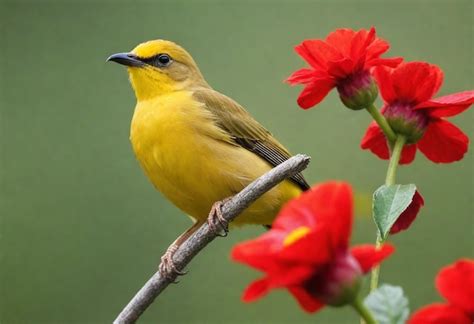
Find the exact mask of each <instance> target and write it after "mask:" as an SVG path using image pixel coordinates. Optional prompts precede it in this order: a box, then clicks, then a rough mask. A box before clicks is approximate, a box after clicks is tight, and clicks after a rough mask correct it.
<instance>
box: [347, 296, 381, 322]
mask: <svg viewBox="0 0 474 324" xmlns="http://www.w3.org/2000/svg"><path fill="white" fill-rule="evenodd" d="M351 305H352V307H354V309H355V311H356V312H357V313H359V315H360V317H362V319H363V320H364V322H365V323H366V324H377V322H376V321H375V319H374V317H373V316H372V313H371V312H370V311H369V310H368V309H367V307H365V305H364V303H363V302H362V300H361V299H360V297H357V298H356V299H355V300H354V301H353V302H352V304H351Z"/></svg>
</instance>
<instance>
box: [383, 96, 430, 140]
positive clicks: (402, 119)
mask: <svg viewBox="0 0 474 324" xmlns="http://www.w3.org/2000/svg"><path fill="white" fill-rule="evenodd" d="M413 108H414V107H413V105H412V104H408V103H401V102H396V103H392V104H390V105H388V106H386V107H385V110H384V112H383V114H384V116H385V117H386V118H387V121H388V123H389V124H390V126H391V127H392V129H393V130H394V131H395V132H396V133H398V134H403V135H405V136H406V137H407V142H408V143H416V142H417V141H418V140H419V139H420V138H421V137H422V136H423V134H424V133H425V130H426V127H427V126H428V122H429V117H428V115H427V114H426V113H425V112H424V111H422V110H415V109H413Z"/></svg>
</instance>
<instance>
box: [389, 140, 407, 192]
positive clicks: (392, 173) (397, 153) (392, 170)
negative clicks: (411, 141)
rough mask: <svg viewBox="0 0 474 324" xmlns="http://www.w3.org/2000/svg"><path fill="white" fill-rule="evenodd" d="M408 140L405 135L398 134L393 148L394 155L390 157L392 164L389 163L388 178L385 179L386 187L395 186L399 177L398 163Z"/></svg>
mask: <svg viewBox="0 0 474 324" xmlns="http://www.w3.org/2000/svg"><path fill="white" fill-rule="evenodd" d="M405 142H406V138H405V136H403V135H400V134H398V135H397V139H396V141H395V145H394V146H393V150H392V154H391V156H390V162H389V163H388V169H387V177H386V178H385V185H386V186H391V185H394V184H395V178H396V175H397V167H398V162H400V157H401V155H402V150H403V146H404V145H405Z"/></svg>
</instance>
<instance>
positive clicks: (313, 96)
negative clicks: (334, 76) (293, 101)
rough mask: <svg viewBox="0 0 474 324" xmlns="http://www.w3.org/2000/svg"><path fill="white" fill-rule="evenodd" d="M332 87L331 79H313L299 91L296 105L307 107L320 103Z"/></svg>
mask: <svg viewBox="0 0 474 324" xmlns="http://www.w3.org/2000/svg"><path fill="white" fill-rule="evenodd" d="M332 88H334V82H333V81H332V80H331V79H315V80H313V81H312V82H311V83H309V84H308V85H306V87H305V88H304V89H303V91H302V92H301V94H300V96H299V97H298V105H299V106H300V107H301V108H303V109H308V108H311V107H313V106H314V105H316V104H318V103H320V102H321V101H322V100H323V99H324V98H325V97H326V96H327V94H328V93H329V91H331V89H332Z"/></svg>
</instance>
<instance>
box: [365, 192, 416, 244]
mask: <svg viewBox="0 0 474 324" xmlns="http://www.w3.org/2000/svg"><path fill="white" fill-rule="evenodd" d="M415 191H416V186H415V185H414V184H407V185H400V184H397V185H392V186H381V187H380V188H378V189H377V190H376V191H375V192H374V199H373V205H372V211H373V216H374V221H375V224H376V225H377V228H378V230H379V234H380V237H381V238H382V239H383V240H385V239H386V238H387V234H388V233H389V231H390V229H391V228H392V226H393V224H395V222H396V221H397V219H398V217H399V216H400V215H401V213H403V212H404V211H405V209H407V207H408V206H409V205H410V203H411V202H412V200H413V195H414V194H415Z"/></svg>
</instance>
